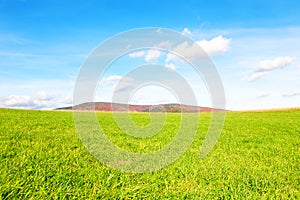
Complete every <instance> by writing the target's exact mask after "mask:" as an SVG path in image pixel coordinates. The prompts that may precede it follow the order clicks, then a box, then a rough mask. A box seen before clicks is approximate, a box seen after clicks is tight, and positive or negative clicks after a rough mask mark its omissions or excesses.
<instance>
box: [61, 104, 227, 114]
mask: <svg viewBox="0 0 300 200" xmlns="http://www.w3.org/2000/svg"><path fill="white" fill-rule="evenodd" d="M56 110H83V111H87V110H95V111H102V112H111V111H117V112H127V111H129V112H216V111H224V110H222V109H214V108H209V107H200V106H190V105H183V104H176V103H172V104H159V105H130V104H119V103H107V102H90V103H83V104H80V105H76V106H73V107H64V108H57V109H56Z"/></svg>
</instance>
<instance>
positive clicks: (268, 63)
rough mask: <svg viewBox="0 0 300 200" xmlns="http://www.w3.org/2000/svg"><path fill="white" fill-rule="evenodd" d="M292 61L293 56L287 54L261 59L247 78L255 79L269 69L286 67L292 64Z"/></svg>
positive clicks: (266, 72)
mask: <svg viewBox="0 0 300 200" xmlns="http://www.w3.org/2000/svg"><path fill="white" fill-rule="evenodd" d="M292 62H293V58H292V57H289V56H284V57H277V58H275V59H273V60H263V61H261V62H260V63H259V64H258V66H257V67H256V70H255V71H254V72H253V73H252V74H251V75H249V76H248V78H247V80H248V81H255V80H257V79H259V78H261V77H262V76H265V75H266V74H268V72H269V71H272V70H275V69H280V68H284V67H287V66H289V65H290V64H292Z"/></svg>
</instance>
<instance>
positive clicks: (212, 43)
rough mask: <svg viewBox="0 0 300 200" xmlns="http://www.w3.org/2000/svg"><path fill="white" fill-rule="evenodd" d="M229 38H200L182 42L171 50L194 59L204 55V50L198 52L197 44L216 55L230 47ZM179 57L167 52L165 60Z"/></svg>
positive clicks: (176, 59) (174, 59) (210, 54)
mask: <svg viewBox="0 0 300 200" xmlns="http://www.w3.org/2000/svg"><path fill="white" fill-rule="evenodd" d="M230 42H231V39H229V38H224V37H223V36H221V35H220V36H217V37H215V38H213V39H211V40H200V41H196V42H195V43H193V44H191V45H190V44H188V42H183V43H181V44H179V45H178V46H176V47H175V48H174V49H173V51H174V52H177V53H179V54H180V55H185V57H186V58H187V59H189V60H196V59H199V58H203V57H205V56H206V55H205V54H204V52H199V46H200V47H201V48H202V49H203V50H204V51H205V52H206V53H207V54H208V55H209V56H213V55H217V54H221V53H224V52H227V51H228V50H229V49H230ZM178 59H179V57H178V56H175V55H174V54H172V53H168V55H167V58H166V60H165V62H170V61H178Z"/></svg>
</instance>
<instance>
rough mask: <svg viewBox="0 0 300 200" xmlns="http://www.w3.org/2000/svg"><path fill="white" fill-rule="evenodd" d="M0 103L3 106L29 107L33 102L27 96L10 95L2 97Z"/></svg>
mask: <svg viewBox="0 0 300 200" xmlns="http://www.w3.org/2000/svg"><path fill="white" fill-rule="evenodd" d="M2 105H3V106H5V107H22V108H23V107H30V106H33V105H34V103H33V101H32V100H31V99H30V97H28V96H17V95H10V96H8V97H5V98H3V100H2Z"/></svg>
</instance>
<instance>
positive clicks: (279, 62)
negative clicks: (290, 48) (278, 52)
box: [257, 56, 293, 71]
mask: <svg viewBox="0 0 300 200" xmlns="http://www.w3.org/2000/svg"><path fill="white" fill-rule="evenodd" d="M292 62H293V58H292V57H289V56H284V57H278V58H275V59H273V60H264V61H261V62H260V63H259V65H258V67H257V71H271V70H274V69H278V68H284V67H287V66H288V65H290V64H292Z"/></svg>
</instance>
